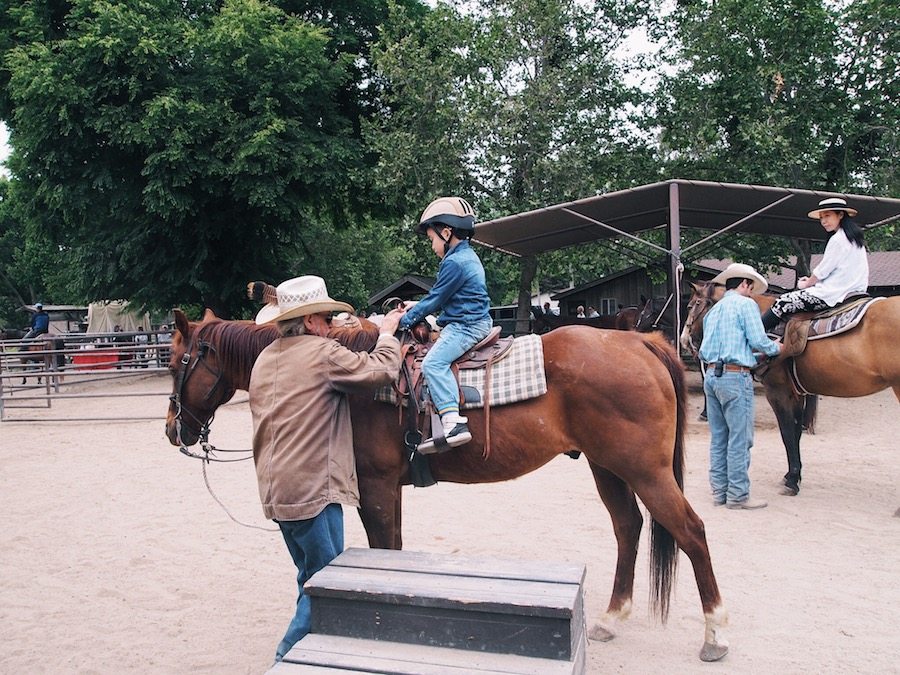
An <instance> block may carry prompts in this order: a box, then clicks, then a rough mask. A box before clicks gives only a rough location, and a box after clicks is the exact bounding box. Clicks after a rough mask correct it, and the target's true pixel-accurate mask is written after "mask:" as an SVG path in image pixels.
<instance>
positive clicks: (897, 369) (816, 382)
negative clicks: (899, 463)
mask: <svg viewBox="0 0 900 675" xmlns="http://www.w3.org/2000/svg"><path fill="white" fill-rule="evenodd" d="M691 287H692V289H693V290H692V294H691V300H690V302H689V303H688V311H687V318H686V319H685V324H684V329H683V330H682V332H681V345H682V347H683V348H684V349H685V350H686V351H690V352H691V353H692V354H693V355H694V356H696V355H697V351H698V350H699V348H700V343H701V340H702V339H703V317H705V316H706V313H707V312H708V311H709V309H710V307H712V306H713V305H714V304H715V303H716V302H717V301H718V300H719V299H720V298H721V297H722V295H723V294H724V292H725V291H724V287H723V286H720V285H718V284H712V283H707V282H695V283H692V284H691ZM752 297H753V300H755V301H756V304H758V305H759V307H760V311H761V312H764V311H766V310H767V309H768V308H769V307H771V306H772V304H773V303H774V302H775V298H774V297H773V296H767V295H754V296H752ZM898 335H900V297H893V298H887V299H886V300H880V301H879V302H876V303H874V304H873V305H872V306H871V307H870V308H869V310H868V311H867V312H866V315H865V316H864V317H863V320H862V321H861V322H860V324H859V325H858V326H856V327H855V328H853V329H852V330H849V331H847V332H846V333H841V334H840V335H835V336H834V337H829V338H826V339H821V340H813V341H811V342H809V343H808V344H807V346H806V350H805V351H804V352H803V353H802V354H801V355H800V356H797V357H795V358H794V359H778V360H776V361H774V362H773V363H772V365H771V367H770V368H769V369H768V370H767V372H766V373H765V375H764V376H763V378H762V383H763V386H764V387H765V392H766V399H767V400H768V401H769V405H771V406H772V410H773V411H774V412H775V417H776V419H777V420H778V429H779V431H780V432H781V440H782V442H784V448H785V451H786V453H787V460H788V472H787V473H786V474H785V476H784V487H785V490H784V494H788V495H796V494H797V493H798V492H799V491H800V481H801V468H802V465H801V462H800V436H801V434H802V432H803V427H804V424H809V423H810V414H814V409H813V411H811V410H810V409H809V407H810V406H812V405H814V402H815V397H814V396H803V395H801V394H799V393H797V392H796V390H795V388H794V386H793V384H792V383H791V379H790V374H789V370H788V369H789V367H790V365H791V361H794V362H795V363H796V372H797V376H798V379H799V381H800V383H801V384H802V385H803V387H804V388H805V389H806V390H807V391H808V392H810V393H811V394H821V395H824V396H838V397H842V398H850V397H855V396H868V395H869V394H875V393H877V392H879V391H882V390H884V389H887V388H888V387H891V388H893V390H894V394H896V396H897V400H898V401H900V349H897V345H896V341H897V336H898Z"/></svg>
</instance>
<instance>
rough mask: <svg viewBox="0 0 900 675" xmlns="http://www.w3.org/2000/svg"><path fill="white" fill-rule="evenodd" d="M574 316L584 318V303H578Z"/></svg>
mask: <svg viewBox="0 0 900 675" xmlns="http://www.w3.org/2000/svg"><path fill="white" fill-rule="evenodd" d="M575 318H576V319H585V318H587V317H585V315H584V305H578V308H577V309H576V310H575Z"/></svg>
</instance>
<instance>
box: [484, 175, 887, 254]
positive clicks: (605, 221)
mask: <svg viewBox="0 0 900 675" xmlns="http://www.w3.org/2000/svg"><path fill="white" fill-rule="evenodd" d="M827 197H845V198H846V199H847V201H848V203H849V204H851V205H852V206H854V207H855V208H857V209H858V210H859V216H858V218H857V219H858V220H859V222H861V223H864V224H866V225H867V226H868V227H875V226H877V225H882V224H885V223H888V222H892V221H895V220H898V219H900V199H889V198H886V197H870V196H866V195H851V194H847V195H842V194H836V193H832V192H819V191H814V190H801V189H798V188H781V187H767V186H761V185H738V184H734V183H714V182H708V181H691V180H681V179H676V180H668V181H663V182H660V183H653V184H650V185H642V186H639V187H635V188H630V189H628V190H620V191H618V192H611V193H608V194H603V195H597V196H594V197H588V198H586V199H580V200H577V201H573V202H566V203H563V204H556V205H554V206H548V207H546V208H542V209H536V210H534V211H528V212H526V213H519V214H515V215H511V216H505V217H503V218H497V219H494V220H490V221H486V222H484V223H479V224H477V225H476V226H475V237H474V240H475V241H476V242H477V243H479V244H482V245H484V246H488V247H490V248H494V249H497V250H500V251H504V252H507V253H511V254H513V255H532V254H535V253H540V252H544V251H552V250H556V249H560V248H566V247H569V246H576V245H578V244H584V243H587V242H592V241H597V240H600V239H609V238H612V237H617V236H635V234H636V233H638V232H643V231H646V230H652V229H656V228H665V227H672V226H673V225H676V226H677V227H689V228H698V229H704V230H711V231H715V232H718V231H721V230H725V229H727V230H729V231H733V232H748V233H755V234H763V235H769V236H774V235H777V236H787V237H794V238H798V239H809V240H817V241H822V240H824V239H825V237H826V236H827V233H826V232H825V231H824V230H823V229H822V227H821V225H819V223H818V221H816V220H813V219H811V218H809V217H808V216H807V213H808V212H809V211H810V210H812V209H813V208H815V207H816V206H817V204H818V202H819V201H820V200H822V199H825V198H827ZM679 248H680V244H679Z"/></svg>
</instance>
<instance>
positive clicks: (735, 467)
mask: <svg viewBox="0 0 900 675" xmlns="http://www.w3.org/2000/svg"><path fill="white" fill-rule="evenodd" d="M712 282H713V283H716V284H724V286H725V289H726V290H725V295H724V296H723V297H722V299H721V300H719V302H717V303H716V304H715V305H714V306H713V308H712V309H711V310H709V313H708V314H707V315H706V317H705V318H704V319H703V342H702V344H701V345H700V358H701V360H702V361H703V363H705V364H707V365H706V373H705V374H704V378H703V391H704V393H705V394H706V408H707V415H708V418H709V430H710V436H711V437H710V446H709V485H710V488H711V489H712V494H713V504H715V505H716V506H721V505H723V504H724V505H725V506H727V507H728V508H729V509H761V508H763V507H765V506H766V502H764V501H763V500H761V499H751V498H750V475H749V473H748V470H749V468H750V448H751V447H752V446H753V377H752V376H751V374H750V368H751V366H754V365H756V357H755V356H754V353H753V352H754V351H758V352H762V353H764V354H766V355H768V356H777V355H778V353H779V352H780V351H781V344H780V343H779V342H775V341H773V340H770V339H769V338H768V337H767V336H766V333H765V330H764V329H763V324H762V318H761V317H760V313H759V306H758V305H757V304H756V303H755V302H753V300H751V299H750V296H751V295H752V294H754V293H756V294H758V293H764V292H765V291H766V289H767V288H768V286H769V285H768V283H767V282H766V280H765V279H764V278H763V277H762V275H760V274H759V273H758V272H757V271H756V270H755V269H753V268H752V267H751V266H750V265H744V264H741V263H733V264H731V265H729V266H728V267H727V268H726V269H725V271H724V272H722V273H721V274H719V275H718V276H716V277H715V278H714V279H713V280H712Z"/></svg>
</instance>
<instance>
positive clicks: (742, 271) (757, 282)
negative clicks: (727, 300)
mask: <svg viewBox="0 0 900 675" xmlns="http://www.w3.org/2000/svg"><path fill="white" fill-rule="evenodd" d="M735 278H736V279H750V280H751V281H753V288H752V292H753V293H754V294H756V295H759V294H761V293H765V292H766V289H767V288H768V287H769V282H768V281H766V280H765V278H763V275H762V274H760V273H759V272H757V271H756V270H755V269H753V268H752V267H750V265H745V264H744V263H731V264H730V265H729V266H728V267H726V268H725V269H724V270H722V271H721V272H719V273H718V274H717V275H716V276H715V277H713V280H712V282H713V283H714V284H722V285H723V286H724V285H725V282H726V281H728V280H729V279H735Z"/></svg>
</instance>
